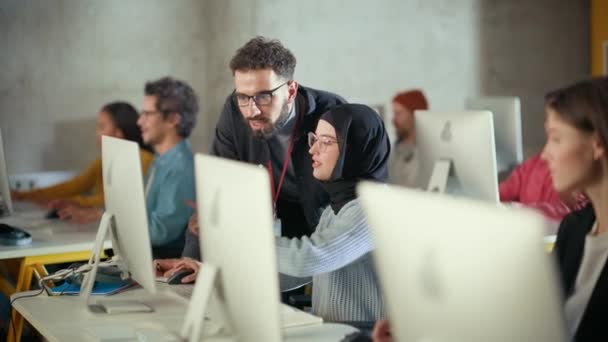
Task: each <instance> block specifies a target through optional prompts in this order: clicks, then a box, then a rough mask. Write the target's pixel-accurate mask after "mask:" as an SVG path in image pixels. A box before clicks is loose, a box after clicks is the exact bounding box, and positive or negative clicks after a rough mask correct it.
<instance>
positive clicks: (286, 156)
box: [268, 114, 300, 215]
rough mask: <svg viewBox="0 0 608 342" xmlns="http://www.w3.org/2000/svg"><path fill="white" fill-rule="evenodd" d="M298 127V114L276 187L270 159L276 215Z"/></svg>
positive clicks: (273, 204)
mask: <svg viewBox="0 0 608 342" xmlns="http://www.w3.org/2000/svg"><path fill="white" fill-rule="evenodd" d="M296 115H297V114H296ZM298 128H300V116H299V115H297V119H296V126H295V127H294V128H293V132H291V138H290V140H289V147H288V148H287V153H286V155H285V161H284V162H283V171H281V178H279V186H278V187H277V188H276V189H275V187H274V175H273V172H272V163H271V161H270V160H268V173H269V174H270V191H271V193H272V209H273V211H274V213H275V215H276V211H277V200H278V199H279V193H280V192H281V187H282V186H283V180H285V173H286V172H287V167H288V166H289V160H290V159H291V152H293V145H294V142H295V140H296V134H297V133H298Z"/></svg>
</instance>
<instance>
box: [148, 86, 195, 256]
mask: <svg viewBox="0 0 608 342" xmlns="http://www.w3.org/2000/svg"><path fill="white" fill-rule="evenodd" d="M144 92H145V94H144V104H143V110H142V111H141V113H140V117H139V120H138V121H137V124H138V125H139V127H140V128H141V132H142V138H143V141H144V143H146V144H148V145H150V146H151V147H152V148H153V149H154V152H155V158H154V161H153V162H152V166H151V167H150V169H149V170H148V173H147V174H146V177H145V194H146V209H147V213H148V225H149V231H150V241H151V243H152V248H153V251H154V254H155V256H156V257H167V256H175V255H179V254H180V253H181V250H182V248H183V243H184V242H183V241H184V239H183V235H184V231H185V229H186V227H187V225H188V219H189V217H190V215H192V209H191V208H190V207H188V206H187V205H186V204H185V203H184V202H185V201H186V200H194V199H195V193H194V164H193V157H192V150H191V148H190V143H189V141H188V137H189V136H190V133H191V132H192V129H193V128H194V125H195V124H196V115H197V113H198V110H199V105H198V98H197V96H196V94H195V93H194V90H193V89H192V87H190V86H189V85H188V84H186V83H185V82H183V81H180V80H176V79H174V78H171V77H163V78H161V79H159V80H156V81H151V82H147V83H146V85H145V88H144Z"/></svg>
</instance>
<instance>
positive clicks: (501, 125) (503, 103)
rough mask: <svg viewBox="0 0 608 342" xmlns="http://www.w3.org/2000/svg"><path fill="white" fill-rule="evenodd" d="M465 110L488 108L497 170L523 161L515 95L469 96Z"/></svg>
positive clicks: (518, 107)
mask: <svg viewBox="0 0 608 342" xmlns="http://www.w3.org/2000/svg"><path fill="white" fill-rule="evenodd" d="M466 110H489V111H491V112H492V114H493V115H492V118H493V120H494V134H495V140H496V163H497V166H498V172H505V171H509V170H511V169H512V168H513V167H515V166H516V165H519V164H521V163H522V161H523V146H522V132H521V102H520V100H519V97H515V96H485V97H471V98H468V99H467V100H466Z"/></svg>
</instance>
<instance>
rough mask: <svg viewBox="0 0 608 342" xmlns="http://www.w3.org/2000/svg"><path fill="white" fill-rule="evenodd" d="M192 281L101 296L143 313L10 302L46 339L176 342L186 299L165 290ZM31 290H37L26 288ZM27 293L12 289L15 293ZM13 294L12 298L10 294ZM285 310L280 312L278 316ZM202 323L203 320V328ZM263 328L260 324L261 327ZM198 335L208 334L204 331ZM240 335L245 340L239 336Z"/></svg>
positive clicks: (316, 334) (305, 333)
mask: <svg viewBox="0 0 608 342" xmlns="http://www.w3.org/2000/svg"><path fill="white" fill-rule="evenodd" d="M187 286H190V287H191V286H192V285H167V284H160V283H158V292H159V294H157V295H150V294H148V293H146V291H145V290H144V289H142V288H137V289H130V290H127V291H124V292H121V293H118V294H115V295H112V296H109V297H104V300H117V301H125V300H126V301H129V300H132V301H133V300H134V301H142V302H145V303H146V305H148V306H150V307H151V308H152V309H153V310H154V311H153V312H146V313H122V314H98V313H92V312H90V311H89V310H88V308H87V306H86V303H85V302H84V300H83V299H82V298H81V297H79V296H47V295H46V294H42V295H40V296H36V297H24V298H19V299H17V300H15V301H14V304H13V305H14V308H15V309H16V310H17V311H18V312H19V313H20V314H21V315H22V316H23V317H24V318H25V319H26V320H27V321H28V322H29V323H30V324H31V325H32V326H33V327H34V328H35V329H36V330H37V331H38V332H39V333H40V334H42V335H43V336H44V338H46V339H47V340H48V341H119V340H120V341H131V340H132V341H181V339H180V338H179V333H180V330H181V327H182V324H183V322H184V318H185V315H186V311H187V305H188V302H187V300H184V299H185V298H182V300H181V301H180V300H176V299H175V298H173V297H172V296H168V295H166V294H163V293H166V292H167V291H172V288H174V289H178V288H179V287H187ZM30 293H37V291H31V292H30ZM23 295H27V294H17V295H15V296H17V297H20V296H23ZM15 296H14V297H15ZM287 314H289V313H288V312H283V313H282V315H283V317H285V315H287ZM204 327H205V325H203V329H204ZM260 329H263V327H260ZM355 331H357V329H356V328H354V327H351V326H348V325H343V324H333V323H323V324H311V325H304V326H297V327H290V328H284V329H283V339H284V341H289V342H296V341H297V342H300V341H302V342H303V341H319V342H324V341H327V342H330V341H331V342H338V341H341V340H342V339H343V338H344V337H345V336H346V335H348V334H350V333H353V332H355ZM203 336H204V337H205V336H208V335H207V334H206V333H205V332H203ZM204 340H205V341H233V339H232V338H231V337H229V336H211V337H205V338H204ZM241 340H245V341H246V340H247V339H246V337H244V338H243V339H241Z"/></svg>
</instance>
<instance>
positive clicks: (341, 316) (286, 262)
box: [276, 104, 390, 321]
mask: <svg viewBox="0 0 608 342" xmlns="http://www.w3.org/2000/svg"><path fill="white" fill-rule="evenodd" d="M308 137H309V145H310V151H309V152H310V154H311V155H312V160H313V163H312V167H313V175H314V177H315V178H316V179H318V180H319V181H321V183H322V184H323V185H324V186H325V188H326V189H327V192H328V193H329V195H330V206H328V207H327V208H325V211H324V212H323V214H322V215H321V219H320V221H319V224H318V225H317V227H316V230H315V232H314V233H313V234H312V235H311V236H310V237H302V238H293V239H288V238H277V240H276V242H277V250H278V256H279V271H280V272H281V273H284V274H287V275H290V276H295V277H310V276H312V277H313V293H312V311H313V314H316V315H318V316H321V317H323V318H324V319H325V320H326V321H375V320H377V319H380V318H382V317H384V313H385V309H384V304H383V301H382V295H381V293H380V287H379V285H378V281H377V277H376V272H375V269H374V264H373V261H372V258H371V253H370V252H371V251H372V250H373V246H372V243H371V238H370V234H369V228H368V224H367V221H366V219H365V216H364V214H363V210H362V209H361V207H360V205H359V201H358V200H357V198H356V193H355V186H356V184H357V182H358V181H360V180H375V181H380V182H385V181H386V180H387V177H388V171H387V163H388V156H389V152H390V143H389V139H388V136H387V134H386V130H385V128H384V124H383V123H382V120H381V118H380V117H379V116H378V115H377V114H376V112H374V111H373V110H372V109H371V108H369V107H367V106H364V105H360V104H345V105H341V106H337V107H334V108H333V109H331V110H330V111H329V112H327V113H325V114H323V116H321V118H320V120H319V123H318V125H317V129H316V132H315V133H312V132H311V133H309V136H308Z"/></svg>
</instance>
